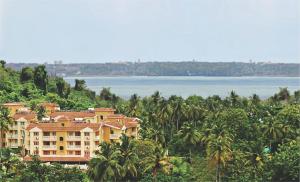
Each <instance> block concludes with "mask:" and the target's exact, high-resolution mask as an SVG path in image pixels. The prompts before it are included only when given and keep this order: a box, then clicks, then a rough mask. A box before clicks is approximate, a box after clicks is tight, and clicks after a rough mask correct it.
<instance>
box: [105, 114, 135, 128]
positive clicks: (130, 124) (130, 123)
mask: <svg viewBox="0 0 300 182" xmlns="http://www.w3.org/2000/svg"><path fill="white" fill-rule="evenodd" d="M102 125H104V126H108V127H113V128H117V129H122V128H123V127H124V126H125V128H135V127H137V126H138V122H137V121H136V118H128V117H125V118H123V119H121V120H119V121H108V122H104V123H102Z"/></svg>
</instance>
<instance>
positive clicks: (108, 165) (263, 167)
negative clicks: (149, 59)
mask: <svg viewBox="0 0 300 182" xmlns="http://www.w3.org/2000/svg"><path fill="white" fill-rule="evenodd" d="M241 68H242V67H241ZM243 69H244V68H243ZM194 71H195V70H194ZM31 72H32V70H30V69H28V68H26V69H25V68H24V70H22V71H21V72H17V71H14V70H12V69H9V68H6V67H5V66H4V67H0V77H1V79H0V103H3V102H15V101H22V102H25V103H26V104H27V105H28V106H30V107H31V109H32V110H35V111H37V113H38V116H39V119H41V118H42V117H43V116H44V114H45V112H44V111H43V109H41V108H40V107H39V104H40V103H42V102H55V103H57V104H59V105H60V107H61V108H62V109H65V110H84V109H87V108H89V107H95V106H96V107H114V108H115V109H116V110H117V112H119V113H123V114H126V115H128V116H132V117H137V118H139V119H141V120H140V130H139V134H140V138H139V140H136V139H131V138H128V137H125V136H123V137H122V143H121V144H115V143H112V144H103V146H102V147H101V150H100V151H99V153H98V154H97V155H96V157H95V158H94V159H92V160H91V162H90V164H89V170H88V171H87V174H88V176H89V179H91V180H94V181H101V180H102V181H113V180H116V181H155V180H157V181H205V182H206V181H216V180H217V181H236V182H238V181H243V182H248V181H257V182H260V181H297V180H299V179H298V171H299V161H298V159H299V151H300V150H299V143H297V142H296V141H299V134H300V130H299V123H300V120H299V118H300V105H299V98H300V94H299V93H300V91H296V92H294V94H292V93H290V92H289V91H288V90H287V89H286V88H282V89H280V90H279V92H278V93H276V94H275V95H274V96H272V97H271V98H269V99H267V100H261V99H260V98H259V97H258V96H257V95H255V94H254V95H252V96H251V97H250V98H243V97H240V96H239V95H238V94H237V93H235V92H231V93H230V94H229V96H228V97H226V98H220V97H219V96H216V95H215V96H210V97H207V98H202V97H201V96H190V97H188V98H187V99H184V98H182V97H178V96H171V97H169V98H164V97H162V96H161V95H160V93H159V92H155V93H154V94H153V95H151V96H149V97H144V98H141V97H139V96H138V95H136V94H133V95H132V97H131V98H130V99H129V100H124V99H121V98H120V97H118V96H116V95H115V94H113V93H111V91H110V89H109V88H104V89H103V90H102V91H101V92H100V94H99V95H96V94H95V92H92V91H90V90H89V89H87V88H86V86H85V83H84V81H82V80H77V84H76V83H75V87H74V88H71V87H70V85H69V84H67V83H66V82H65V81H64V80H63V79H62V78H57V77H49V76H48V75H47V72H46V71H45V67H44V66H38V67H36V68H35V69H34V71H33V77H31ZM191 73H192V71H191ZM163 74H169V73H167V72H163ZM223 74H225V72H223ZM226 74H227V73H226ZM7 116H8V111H7V110H5V108H2V107H0V117H1V118H0V127H1V129H2V130H3V131H5V130H7V126H8V125H9V123H10V118H9V117H7ZM1 138H2V137H1ZM265 148H270V151H269V152H268V153H266V152H264V149H265ZM5 156H7V157H3V159H1V160H2V162H1V164H0V165H2V168H0V177H1V179H0V180H1V181H13V180H15V181H16V180H17V181H18V180H19V181H58V180H59V181H76V180H77V179H80V181H82V180H86V179H85V177H86V176H85V174H84V173H83V172H82V171H80V170H78V169H66V168H63V167H62V166H60V165H51V166H46V165H44V164H42V163H41V162H40V161H38V160H35V161H33V162H30V163H18V161H15V159H16V156H15V155H13V154H11V155H6V154H5ZM187 156H188V158H187ZM15 162H16V163H15ZM4 165H7V166H9V165H11V166H12V167H3V166H4ZM20 168H22V169H20ZM6 169H8V170H6ZM3 179H4V180H3Z"/></svg>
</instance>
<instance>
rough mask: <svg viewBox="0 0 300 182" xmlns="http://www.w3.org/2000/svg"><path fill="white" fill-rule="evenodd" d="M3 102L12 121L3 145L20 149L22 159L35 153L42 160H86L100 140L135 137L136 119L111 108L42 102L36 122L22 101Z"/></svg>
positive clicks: (117, 140)
mask: <svg viewBox="0 0 300 182" xmlns="http://www.w3.org/2000/svg"><path fill="white" fill-rule="evenodd" d="M6 105H8V106H7V107H9V109H10V110H13V112H12V113H13V114H12V118H13V120H14V122H13V123H12V124H11V125H10V126H9V131H7V132H6V135H5V146H6V147H11V148H17V147H22V148H24V149H25V151H26V154H27V156H26V157H25V158H24V160H31V158H30V157H29V156H30V155H39V156H40V159H41V160H42V161H45V162H46V161H47V162H65V163H78V162H87V161H88V160H90V158H91V157H93V156H94V155H95V151H96V150H97V149H98V148H99V144H100V143H101V142H119V141H120V137H121V136H122V134H125V135H127V136H130V137H135V138H138V130H139V119H137V118H130V117H126V116H124V115H121V114H115V109H112V108H95V109H94V108H90V109H88V110H86V111H79V112H78V111H76V112H75V111H60V110H59V109H58V108H59V106H58V105H56V104H51V103H47V104H46V105H45V104H43V106H44V107H45V108H46V110H47V117H46V118H43V119H42V120H41V121H38V119H37V115H36V113H35V112H32V111H30V109H28V108H26V107H25V106H24V104H23V105H19V106H18V107H17V106H16V105H15V104H12V105H10V104H6ZM11 107H12V109H11Z"/></svg>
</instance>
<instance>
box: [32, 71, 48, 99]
mask: <svg viewBox="0 0 300 182" xmlns="http://www.w3.org/2000/svg"><path fill="white" fill-rule="evenodd" d="M34 84H35V85H36V86H37V87H38V88H39V89H41V90H43V93H44V95H45V94H46V93H47V92H48V85H47V84H48V75H47V71H46V67H45V65H39V66H37V67H35V68H34Z"/></svg>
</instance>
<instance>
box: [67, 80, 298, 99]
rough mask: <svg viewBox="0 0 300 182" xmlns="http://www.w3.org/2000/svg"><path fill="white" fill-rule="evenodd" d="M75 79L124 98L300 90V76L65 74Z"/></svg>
mask: <svg viewBox="0 0 300 182" xmlns="http://www.w3.org/2000/svg"><path fill="white" fill-rule="evenodd" d="M75 79H84V80H85V81H86V84H87V87H88V88H90V89H91V90H94V91H96V92H97V93H98V94H99V92H100V90H101V89H102V88H103V87H110V88H111V91H112V92H113V93H115V94H117V95H118V96H121V97H123V98H129V97H130V96H131V95H132V94H134V93H137V94H138V95H140V96H149V95H151V94H153V93H154V92H155V91H157V90H158V91H159V92H161V94H162V95H163V96H166V97H168V96H170V95H180V96H182V97H188V96H190V95H195V94H196V95H201V96H203V97H207V96H211V95H219V96H221V97H225V96H227V95H228V94H229V92H230V91H231V90H234V91H235V92H236V93H237V94H239V95H241V96H246V97H248V96H251V95H252V94H254V93H256V94H258V95H259V96H260V97H261V98H267V97H269V96H272V95H274V93H275V92H278V90H279V88H280V87H288V89H289V90H290V91H291V92H294V91H295V90H298V89H300V78H297V77H184V76H172V77H166V76H163V77H154V76H153V77H152V76H128V77H65V80H66V81H67V82H69V83H70V84H71V85H74V80H75Z"/></svg>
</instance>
